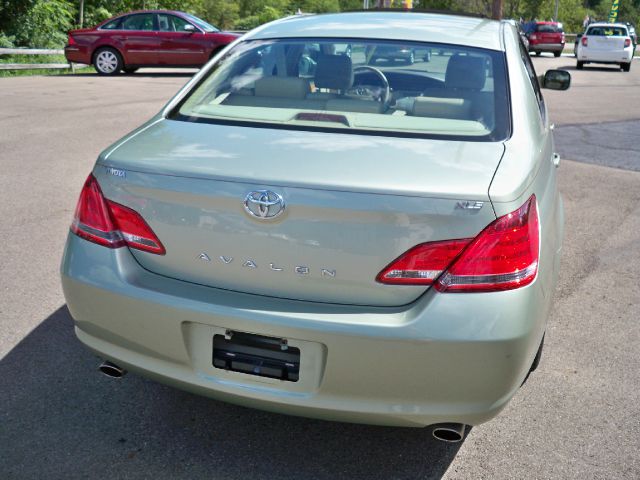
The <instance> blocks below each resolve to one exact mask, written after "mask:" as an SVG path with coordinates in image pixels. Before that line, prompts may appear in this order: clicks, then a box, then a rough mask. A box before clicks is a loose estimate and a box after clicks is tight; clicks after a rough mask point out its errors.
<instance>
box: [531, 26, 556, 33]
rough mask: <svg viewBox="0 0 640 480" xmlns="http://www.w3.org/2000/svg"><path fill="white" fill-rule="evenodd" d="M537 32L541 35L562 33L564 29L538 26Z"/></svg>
mask: <svg viewBox="0 0 640 480" xmlns="http://www.w3.org/2000/svg"><path fill="white" fill-rule="evenodd" d="M536 32H540V33H562V27H561V26H559V25H552V24H538V25H536Z"/></svg>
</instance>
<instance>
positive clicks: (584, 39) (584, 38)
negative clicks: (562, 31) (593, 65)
mask: <svg viewBox="0 0 640 480" xmlns="http://www.w3.org/2000/svg"><path fill="white" fill-rule="evenodd" d="M580 42H582V46H583V47H586V46H587V37H582V39H581V40H580Z"/></svg>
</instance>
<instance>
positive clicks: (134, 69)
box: [122, 67, 138, 75]
mask: <svg viewBox="0 0 640 480" xmlns="http://www.w3.org/2000/svg"><path fill="white" fill-rule="evenodd" d="M122 71H123V72H124V73H126V74H127V75H131V74H132V73H136V72H137V71H138V68H137V67H124V68H123V69H122Z"/></svg>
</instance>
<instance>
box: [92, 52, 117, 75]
mask: <svg viewBox="0 0 640 480" xmlns="http://www.w3.org/2000/svg"><path fill="white" fill-rule="evenodd" d="M93 66H94V68H95V69H96V72H98V74H100V75H117V74H118V73H120V70H122V67H123V64H122V56H121V55H120V52H118V51H117V50H116V49H115V48H110V47H103V48H99V49H98V50H96V52H95V53H94V54H93Z"/></svg>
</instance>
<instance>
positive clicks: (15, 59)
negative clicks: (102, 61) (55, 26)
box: [0, 55, 94, 77]
mask: <svg viewBox="0 0 640 480" xmlns="http://www.w3.org/2000/svg"><path fill="white" fill-rule="evenodd" d="M3 63H67V59H66V58H65V57H64V55H0V65H1V64H3ZM93 71H94V70H93V68H92V67H82V68H76V69H75V72H73V73H89V72H93ZM69 73H72V72H71V69H70V68H54V69H42V68H37V69H33V70H0V77H22V76H31V75H67V74H69Z"/></svg>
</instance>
